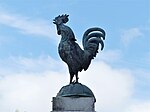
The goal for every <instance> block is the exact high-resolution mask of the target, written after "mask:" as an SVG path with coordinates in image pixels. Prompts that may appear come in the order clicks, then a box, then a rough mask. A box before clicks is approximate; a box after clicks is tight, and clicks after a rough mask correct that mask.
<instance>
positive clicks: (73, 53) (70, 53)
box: [53, 14, 105, 84]
mask: <svg viewBox="0 0 150 112" xmlns="http://www.w3.org/2000/svg"><path fill="white" fill-rule="evenodd" d="M68 16H69V15H67V14H65V15H59V16H57V17H55V19H54V20H53V23H54V24H56V28H57V34H58V35H61V40H60V43H59V46H58V52H59V55H60V57H61V59H62V60H63V61H64V62H65V63H66V64H67V65H68V69H69V73H70V84H71V83H73V81H72V80H73V77H74V76H76V81H75V82H74V83H78V79H79V78H78V72H79V71H80V72H81V71H82V70H83V69H84V70H87V69H88V67H89V65H90V63H91V60H92V59H94V57H96V54H97V53H98V49H99V44H101V50H103V48H104V43H103V40H105V31H104V30H103V29H101V28H98V27H93V28H89V29H88V30H86V31H85V33H84V35H83V38H82V44H83V49H84V50H82V49H81V48H80V46H79V45H78V44H77V43H76V39H75V35H74V33H73V31H72V30H71V28H70V27H68V26H66V25H65V23H67V22H68V21H69V19H68Z"/></svg>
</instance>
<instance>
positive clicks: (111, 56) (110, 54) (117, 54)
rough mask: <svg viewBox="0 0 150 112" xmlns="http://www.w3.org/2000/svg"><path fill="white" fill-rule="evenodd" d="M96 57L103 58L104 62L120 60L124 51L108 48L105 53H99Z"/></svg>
mask: <svg viewBox="0 0 150 112" xmlns="http://www.w3.org/2000/svg"><path fill="white" fill-rule="evenodd" d="M98 55H100V56H97V58H96V59H98V60H103V61H104V62H109V63H110V62H118V61H119V60H120V59H121V57H122V52H121V51H120V50H117V49H114V50H106V51H103V53H100V54H98Z"/></svg>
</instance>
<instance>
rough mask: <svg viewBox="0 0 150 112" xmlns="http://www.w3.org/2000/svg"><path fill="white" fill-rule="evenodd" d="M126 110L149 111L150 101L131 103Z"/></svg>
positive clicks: (131, 111)
mask: <svg viewBox="0 0 150 112" xmlns="http://www.w3.org/2000/svg"><path fill="white" fill-rule="evenodd" d="M126 112H150V101H146V102H140V103H135V104H132V105H131V106H130V107H129V108H128V109H127V111H126Z"/></svg>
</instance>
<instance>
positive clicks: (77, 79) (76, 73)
mask: <svg viewBox="0 0 150 112" xmlns="http://www.w3.org/2000/svg"><path fill="white" fill-rule="evenodd" d="M78 79H79V77H78V73H76V83H78Z"/></svg>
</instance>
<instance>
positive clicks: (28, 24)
mask: <svg viewBox="0 0 150 112" xmlns="http://www.w3.org/2000/svg"><path fill="white" fill-rule="evenodd" d="M59 14H69V19H70V20H69V22H68V23H67V25H68V26H70V27H71V28H72V29H73V31H74V33H75V35H76V38H77V40H78V41H77V42H78V43H79V44H80V45H81V40H82V35H83V33H84V31H85V30H86V29H88V28H90V27H94V26H98V27H101V28H103V29H104V30H105V31H106V40H105V48H104V50H103V51H102V52H100V53H99V54H98V55H97V57H96V58H95V60H93V62H92V64H91V65H90V68H89V69H88V70H87V71H86V72H81V73H79V78H80V82H81V83H83V84H85V85H87V86H89V87H90V88H91V89H92V90H93V92H94V93H95V96H96V98H97V103H96V110H97V111H100V110H101V111H102V112H149V111H150V83H149V82H150V75H149V74H150V38H149V36H150V33H149V32H150V1H149V0H4V1H0V111H1V112H15V111H16V110H17V109H18V110H19V112H24V111H27V112H42V111H44V112H48V111H50V110H51V102H50V101H51V98H52V97H53V96H55V95H56V94H57V92H58V90H59V89H60V88H61V87H62V86H64V85H66V84H68V82H69V80H68V79H69V74H68V70H67V67H66V65H65V64H64V63H63V62H62V61H61V59H60V58H59V56H58V53H57V46H58V43H59V40H60V36H58V35H57V34H56V28H55V25H53V23H52V22H53V19H54V18H55V17H56V16H58V15H59ZM81 46H82V45H81ZM93 74H94V77H92V75H93ZM97 85H99V87H97ZM31 102H32V103H31ZM37 107H38V108H37ZM135 107H136V108H135Z"/></svg>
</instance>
